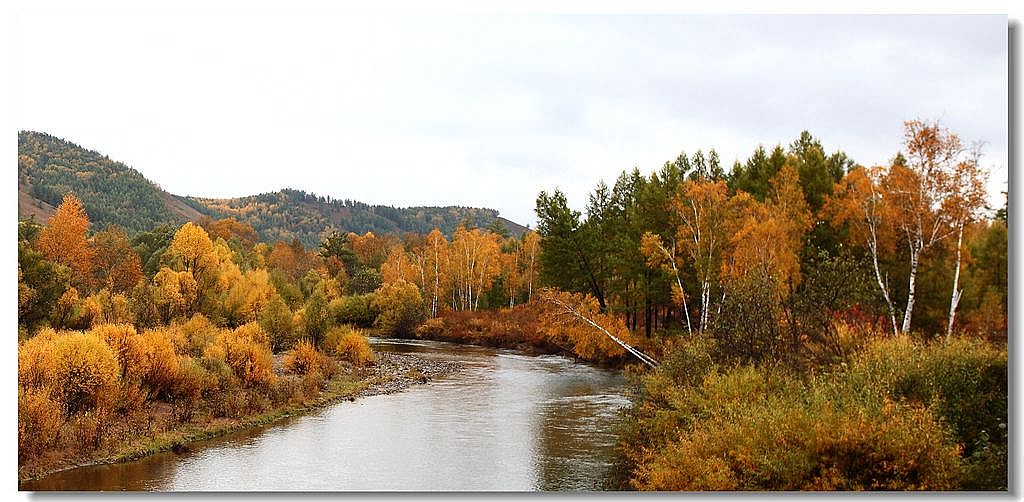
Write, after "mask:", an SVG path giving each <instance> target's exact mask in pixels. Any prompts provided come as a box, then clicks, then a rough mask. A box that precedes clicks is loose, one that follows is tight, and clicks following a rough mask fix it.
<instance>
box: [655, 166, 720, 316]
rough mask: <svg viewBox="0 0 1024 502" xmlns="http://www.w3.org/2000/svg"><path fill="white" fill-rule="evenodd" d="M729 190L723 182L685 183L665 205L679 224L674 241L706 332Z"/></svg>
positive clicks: (702, 181)
mask: <svg viewBox="0 0 1024 502" xmlns="http://www.w3.org/2000/svg"><path fill="white" fill-rule="evenodd" d="M728 200H729V189H728V188H727V187H726V185H725V182H724V181H708V180H699V181H687V182H686V183H683V184H682V185H681V186H680V187H679V191H678V192H677V193H676V195H675V196H674V197H673V198H672V200H671V201H669V211H670V212H671V213H672V215H673V216H674V217H675V218H677V221H679V222H681V224H680V225H679V227H678V230H677V232H676V239H677V241H678V242H679V243H680V245H681V246H682V247H683V248H684V249H685V250H686V252H687V254H688V255H689V256H690V260H691V261H692V262H693V267H694V269H695V270H696V272H697V281H698V282H699V283H700V321H699V324H698V329H699V330H700V331H701V332H703V331H704V330H705V329H707V326H708V320H709V313H710V309H711V285H712V280H713V279H714V277H715V275H716V274H717V273H718V268H719V263H720V262H721V256H722V251H723V249H722V248H723V247H724V246H725V244H726V240H727V237H728V236H727V234H726V223H727V221H728V220H729V205H728V203H727V201H728Z"/></svg>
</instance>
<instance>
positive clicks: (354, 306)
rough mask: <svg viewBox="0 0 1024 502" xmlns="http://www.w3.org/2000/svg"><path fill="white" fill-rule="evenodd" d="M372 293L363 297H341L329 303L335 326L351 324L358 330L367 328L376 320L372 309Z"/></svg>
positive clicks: (375, 312)
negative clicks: (358, 328)
mask: <svg viewBox="0 0 1024 502" xmlns="http://www.w3.org/2000/svg"><path fill="white" fill-rule="evenodd" d="M373 298H374V295H373V293H369V294H365V295H352V296H342V297H341V298H338V299H337V300H334V301H332V302H331V313H332V314H333V315H334V320H335V322H336V323H337V324H351V325H353V326H358V327H360V328H369V327H372V326H373V322H374V321H375V320H376V319H377V311H376V310H374V308H373Z"/></svg>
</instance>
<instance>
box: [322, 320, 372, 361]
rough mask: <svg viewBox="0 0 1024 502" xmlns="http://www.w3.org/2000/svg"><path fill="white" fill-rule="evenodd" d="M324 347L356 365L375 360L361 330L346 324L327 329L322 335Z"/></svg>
mask: <svg viewBox="0 0 1024 502" xmlns="http://www.w3.org/2000/svg"><path fill="white" fill-rule="evenodd" d="M324 347H326V348H327V349H328V351H329V352H331V353H333V354H334V355H335V356H337V357H339V358H341V359H343V360H345V361H348V362H350V363H352V364H354V365H356V366H363V365H365V364H367V363H371V362H373V361H375V360H376V357H375V356H374V355H373V350H371V349H370V341H369V340H368V339H367V338H366V337H365V336H363V334H362V332H361V331H359V330H356V329H352V328H350V327H348V326H339V327H336V328H332V329H330V330H328V332H327V335H326V336H325V337H324Z"/></svg>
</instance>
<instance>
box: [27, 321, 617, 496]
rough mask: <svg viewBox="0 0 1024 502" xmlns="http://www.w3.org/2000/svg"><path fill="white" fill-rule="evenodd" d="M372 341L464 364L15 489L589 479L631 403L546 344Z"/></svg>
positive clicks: (511, 484) (479, 486) (605, 463)
mask: <svg viewBox="0 0 1024 502" xmlns="http://www.w3.org/2000/svg"><path fill="white" fill-rule="evenodd" d="M374 349H375V350H378V351H390V352H401V353H415V354H417V355H420V356H422V357H428V358H440V359H446V360H457V361H460V362H462V363H463V365H464V366H465V368H464V369H462V370H460V371H458V372H457V373H455V374H452V375H449V376H446V377H443V378H438V379H435V380H433V381H431V382H430V383H428V384H426V385H415V386H413V387H411V388H409V389H407V390H404V391H402V392H400V393H397V394H392V395H386V396H372V397H367V398H362V399H358V400H356V401H355V402H342V403H339V404H336V405H333V406H331V407H328V408H325V409H324V410H321V411H320V412H317V413H315V414H311V415H306V416H303V417H297V418H293V419H289V420H286V421H283V422H278V423H275V424H273V425H271V426H268V427H265V428H261V429H257V430H252V431H247V432H244V433H239V434H233V435H230V436H225V437H221V438H218V439H215V440H211V441H207V442H204V443H197V444H195V445H191V451H189V452H187V453H184V454H181V455H179V454H175V453H162V454H157V455H153V456H150V457H147V458H145V459H142V460H138V461H135V462H129V463H125V464H115V465H102V466H91V467H84V468H79V469H74V470H71V471H66V472H63V473H58V474H55V475H52V476H49V477H46V478H43V479H40V480H37V481H35V482H31V483H27V484H25V485H23V486H22V487H21V488H22V489H26V490H186V491H233V490H243V491H270V490H273V491H281V490H287V491H318V490H328V491H336V490H356V491H371V490H403V491H406V490H407V491H430V490H444V491H450V490H451V491H454V490H515V491H519V490H599V489H601V486H602V483H603V481H604V478H605V477H606V476H607V475H608V472H609V470H610V468H611V463H612V460H613V454H614V447H615V442H616V440H617V438H616V436H615V434H614V431H613V426H614V423H615V421H616V417H617V413H618V410H619V409H620V408H621V407H623V406H626V405H627V404H628V401H627V400H626V398H625V397H623V396H622V390H623V388H622V386H623V381H622V378H621V376H619V375H618V374H616V373H614V372H610V371H604V370H600V369H596V368H593V367H590V366H585V365H582V364H576V363H574V362H572V361H571V360H569V359H565V358H562V357H557V356H540V357H531V356H524V355H521V354H518V353H515V352H512V351H506V350H500V349H499V350H495V349H489V348H483V347H472V346H462V345H453V344H446V343H441V342H427V341H392V340H374Z"/></svg>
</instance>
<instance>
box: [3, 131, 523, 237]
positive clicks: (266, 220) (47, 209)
mask: <svg viewBox="0 0 1024 502" xmlns="http://www.w3.org/2000/svg"><path fill="white" fill-rule="evenodd" d="M67 193H74V194H75V195H76V196H78V197H79V198H80V199H81V200H82V203H83V205H84V206H85V210H86V212H87V213H88V214H89V218H90V219H91V221H92V228H93V229H101V228H104V227H106V226H107V225H108V224H115V225H118V226H120V227H122V228H124V229H125V230H126V231H127V232H128V233H129V234H134V233H137V232H141V231H147V230H150V229H152V228H153V227H155V226H157V225H160V224H162V223H173V224H181V223H184V222H186V221H197V220H199V219H201V218H203V217H210V218H213V219H220V218H228V217H233V218H235V219H238V220H239V221H243V222H245V223H248V224H250V225H252V226H253V228H255V229H256V231H257V232H258V233H259V234H260V237H261V238H263V239H264V240H267V241H270V242H273V241H276V240H286V241H290V240H292V239H299V240H300V241H302V243H303V244H305V245H306V246H308V247H309V246H316V245H318V244H319V243H320V242H321V241H322V240H323V238H324V237H326V236H327V235H330V234H331V233H332V232H335V231H338V232H343V233H344V232H356V233H359V234H362V233H365V232H367V231H372V232H374V233H394V234H402V233H405V232H417V233H425V232H429V231H430V230H431V229H433V228H435V227H436V228H440V229H441V231H442V232H444V233H445V234H446V235H449V236H450V235H451V234H452V233H453V232H454V231H455V228H456V227H457V226H458V225H460V224H467V225H471V226H479V227H494V226H500V227H504V229H505V230H507V231H508V233H510V234H511V235H515V236H519V235H522V233H523V232H525V231H526V230H527V229H526V228H525V227H523V226H521V225H518V224H516V223H514V222H512V221H509V220H507V219H505V218H502V217H501V216H499V214H498V212H497V211H495V210H493V209H486V208H475V207H462V206H446V207H409V208H396V207H391V206H382V205H370V204H364V203H362V202H358V201H354V200H348V199H346V200H340V199H332V198H329V197H324V196H319V195H316V194H312V193H308V192H304V191H301V190H293V189H283V190H279V191H277V192H271V193H264V194H259V195H252V196H247V197H236V198H229V199H209V198H200V197H189V196H179V195H173V194H170V193H168V192H166V191H164V190H162V189H161V188H160V187H159V186H157V185H156V184H155V183H153V182H151V181H149V180H148V179H146V178H145V176H143V175H142V173H140V172H139V171H137V170H135V169H133V168H131V167H129V166H126V165H125V164H123V163H121V162H117V161H114V160H111V159H110V158H109V157H107V156H106V155H103V154H100V153H98V152H96V151H92V150H88V149H85V148H82V147H81V146H78V145H76V144H74V143H71V142H69V141H65V140H63V139H60V138H57V137H54V136H51V135H49V134H46V133H40V132H32V131H22V132H19V133H18V217H19V218H33V219H35V220H36V221H38V222H44V221H46V220H47V219H48V218H49V217H50V216H51V215H52V214H53V212H54V208H55V207H56V206H57V205H58V204H60V201H61V200H62V199H63V198H64V195H65V194H67Z"/></svg>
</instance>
